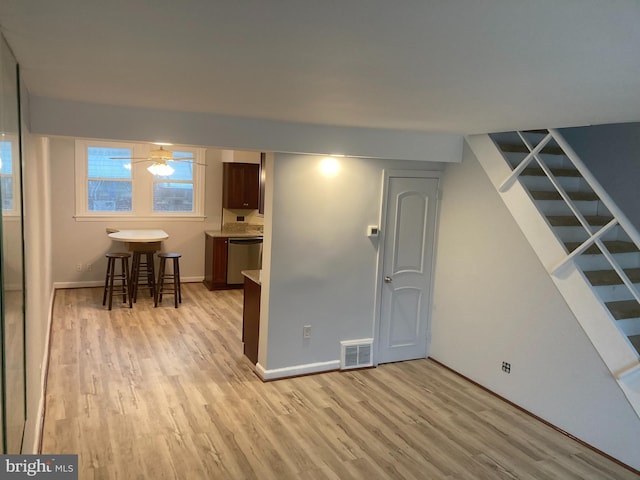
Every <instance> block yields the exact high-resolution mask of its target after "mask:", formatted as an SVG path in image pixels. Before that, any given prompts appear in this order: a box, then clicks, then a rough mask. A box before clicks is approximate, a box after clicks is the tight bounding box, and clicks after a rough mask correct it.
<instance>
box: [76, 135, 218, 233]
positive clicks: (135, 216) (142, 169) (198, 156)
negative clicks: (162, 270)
mask: <svg viewBox="0 0 640 480" xmlns="http://www.w3.org/2000/svg"><path fill="white" fill-rule="evenodd" d="M89 147H107V148H127V149H130V150H131V152H132V156H133V157H148V156H149V154H150V151H151V150H152V148H155V146H154V145H150V144H143V143H132V142H117V141H108V140H91V139H77V140H76V141H75V187H76V191H75V197H76V199H75V200H76V205H75V207H76V210H75V215H74V218H75V219H76V221H103V220H105V221H106V220H118V221H133V220H157V219H163V220H185V221H203V220H204V218H205V216H204V199H205V191H204V190H205V173H204V169H205V166H204V164H205V152H206V149H205V148H200V147H187V146H182V145H174V146H172V147H171V149H172V150H177V151H180V152H190V153H192V154H193V157H194V160H193V162H194V164H193V212H154V211H153V184H154V176H153V175H152V174H151V173H149V172H148V171H147V169H146V168H147V167H148V166H149V165H150V163H149V162H144V161H143V162H139V163H134V164H132V166H131V167H132V168H131V211H130V212H93V211H89V199H88V181H89V175H88V163H87V162H88V149H89Z"/></svg>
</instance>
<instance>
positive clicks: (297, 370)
mask: <svg viewBox="0 0 640 480" xmlns="http://www.w3.org/2000/svg"><path fill="white" fill-rule="evenodd" d="M339 368H340V360H331V361H329V362H318V363H307V364H305V365H294V366H292V367H284V368H274V369H271V370H266V369H265V368H264V367H263V366H262V365H261V364H260V363H257V364H256V367H255V372H256V373H257V374H258V376H259V377H260V378H261V379H262V380H264V381H267V380H276V379H279V378H287V377H299V376H301V375H309V374H310V373H320V372H329V371H332V370H338V369H339Z"/></svg>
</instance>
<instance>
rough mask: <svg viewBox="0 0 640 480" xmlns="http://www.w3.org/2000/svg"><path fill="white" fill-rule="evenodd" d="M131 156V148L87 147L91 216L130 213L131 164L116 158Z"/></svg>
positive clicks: (88, 194)
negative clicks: (100, 213)
mask: <svg viewBox="0 0 640 480" xmlns="http://www.w3.org/2000/svg"><path fill="white" fill-rule="evenodd" d="M132 156H133V150H132V149H130V148H111V147H88V149H87V177H88V179H87V182H88V184H87V201H88V210H89V211H90V212H130V211H131V208H132V207H131V199H132V195H131V194H132V186H133V182H132V181H131V160H125V159H119V157H120V158H122V157H129V158H131V157H132ZM114 157H115V158H114Z"/></svg>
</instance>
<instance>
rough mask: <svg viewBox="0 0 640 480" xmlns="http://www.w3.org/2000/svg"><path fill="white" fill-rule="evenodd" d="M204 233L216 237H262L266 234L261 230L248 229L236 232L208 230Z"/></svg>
mask: <svg viewBox="0 0 640 480" xmlns="http://www.w3.org/2000/svg"><path fill="white" fill-rule="evenodd" d="M204 233H205V234H207V235H209V236H210V237H214V238H215V237H237V238H242V237H260V238H262V237H263V235H264V234H263V233H262V232H261V231H259V230H246V231H244V232H234V231H228V230H206V231H205V232H204Z"/></svg>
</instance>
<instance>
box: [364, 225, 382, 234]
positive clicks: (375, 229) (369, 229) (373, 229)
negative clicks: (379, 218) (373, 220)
mask: <svg viewBox="0 0 640 480" xmlns="http://www.w3.org/2000/svg"><path fill="white" fill-rule="evenodd" d="M379 234H380V228H379V227H378V226H377V225H369V226H368V227H367V237H377V236H378V235H379Z"/></svg>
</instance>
